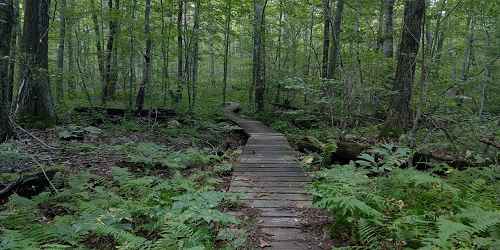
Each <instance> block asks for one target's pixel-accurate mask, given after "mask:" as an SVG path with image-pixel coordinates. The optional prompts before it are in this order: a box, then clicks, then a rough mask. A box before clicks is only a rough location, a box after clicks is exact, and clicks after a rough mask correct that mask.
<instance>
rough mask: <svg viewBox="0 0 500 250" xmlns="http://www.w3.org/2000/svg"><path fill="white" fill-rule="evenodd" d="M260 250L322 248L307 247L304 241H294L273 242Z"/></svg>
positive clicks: (319, 248) (315, 249)
mask: <svg viewBox="0 0 500 250" xmlns="http://www.w3.org/2000/svg"><path fill="white" fill-rule="evenodd" d="M319 244H320V243H319ZM261 249H264V250H267V249H273V250H321V249H322V248H321V247H319V246H311V245H308V244H307V243H306V242H304V241H300V240H295V241H273V242H271V243H270V246H269V247H265V248H261Z"/></svg>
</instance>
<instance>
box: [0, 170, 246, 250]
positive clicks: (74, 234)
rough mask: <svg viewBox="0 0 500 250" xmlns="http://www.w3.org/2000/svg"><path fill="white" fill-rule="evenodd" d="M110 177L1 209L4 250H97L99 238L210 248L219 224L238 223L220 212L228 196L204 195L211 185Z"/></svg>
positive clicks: (71, 183) (70, 184)
mask: <svg viewBox="0 0 500 250" xmlns="http://www.w3.org/2000/svg"><path fill="white" fill-rule="evenodd" d="M112 174H113V182H109V181H106V179H104V178H100V177H97V176H94V175H92V174H89V173H86V172H83V173H81V174H79V175H75V176H70V177H68V178H67V180H66V182H65V188H64V189H63V190H62V191H61V192H59V193H56V194H49V193H42V194H40V195H38V196H36V197H34V198H33V199H32V200H30V199H26V198H22V197H19V196H13V197H12V198H11V200H10V201H9V202H8V203H7V204H6V205H5V209H3V210H1V211H0V232H1V234H0V249H40V248H50V249H59V248H61V249H62V248H72V249H74V248H81V247H85V246H86V247H92V246H91V245H87V244H90V243H89V242H92V241H91V240H90V239H91V238H96V237H104V238H109V239H112V240H111V243H110V244H113V245H114V246H116V247H118V248H120V249H140V248H145V249H189V248H196V249H207V248H208V249H210V248H212V247H213V244H214V241H215V240H216V236H217V234H216V233H215V230H214V225H219V226H222V228H223V227H224V225H229V224H236V223H238V221H237V220H236V219H235V218H234V217H232V216H230V215H227V214H224V213H222V212H220V211H219V209H218V208H219V207H220V206H221V205H222V204H223V203H224V202H225V201H226V199H229V197H226V195H225V194H224V193H220V192H215V191H204V190H205V189H207V187H206V185H211V184H209V183H208V184H207V183H197V182H193V181H191V180H189V179H188V178H184V177H183V176H181V175H176V176H175V178H172V179H168V180H165V179H159V178H157V177H152V176H144V177H136V176H134V175H133V174H132V173H130V172H129V171H128V170H126V169H123V168H114V169H113V171H112ZM114 246H113V247H114Z"/></svg>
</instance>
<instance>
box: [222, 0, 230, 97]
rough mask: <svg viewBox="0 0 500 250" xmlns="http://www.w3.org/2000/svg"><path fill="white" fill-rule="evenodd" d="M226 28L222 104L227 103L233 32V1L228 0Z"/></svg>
mask: <svg viewBox="0 0 500 250" xmlns="http://www.w3.org/2000/svg"><path fill="white" fill-rule="evenodd" d="M226 8H227V9H226V28H225V30H224V78H223V85H224V87H223V89H222V104H224V103H226V94H227V73H228V65H229V43H230V33H231V1H230V0H229V1H226Z"/></svg>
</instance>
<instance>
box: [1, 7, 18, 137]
mask: <svg viewBox="0 0 500 250" xmlns="http://www.w3.org/2000/svg"><path fill="white" fill-rule="evenodd" d="M14 20H15V19H14V9H13V6H12V2H11V1H10V0H0V36H1V37H3V38H2V39H0V143H2V142H4V141H5V140H7V139H9V138H10V137H11V136H12V127H11V124H10V118H9V116H10V104H11V102H10V91H11V85H12V82H11V81H10V80H9V75H8V72H9V71H8V69H9V64H10V55H11V54H10V46H11V44H10V39H11V37H12V36H11V32H12V27H13V24H14Z"/></svg>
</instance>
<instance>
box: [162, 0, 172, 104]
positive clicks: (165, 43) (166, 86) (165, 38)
mask: <svg viewBox="0 0 500 250" xmlns="http://www.w3.org/2000/svg"><path fill="white" fill-rule="evenodd" d="M160 5H161V36H162V39H161V58H162V64H163V65H162V78H161V82H162V88H163V91H162V92H163V93H162V95H163V105H167V96H168V91H170V77H169V74H168V66H169V59H170V34H171V30H172V25H171V23H172V22H171V21H172V20H171V19H172V10H169V11H168V17H169V24H168V27H167V24H166V21H165V16H166V11H165V6H164V3H163V0H160ZM166 29H168V30H167V31H166ZM165 33H166V34H165Z"/></svg>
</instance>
